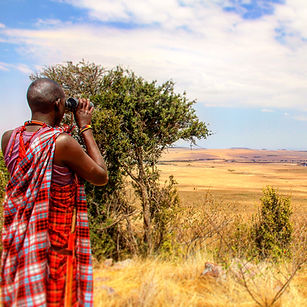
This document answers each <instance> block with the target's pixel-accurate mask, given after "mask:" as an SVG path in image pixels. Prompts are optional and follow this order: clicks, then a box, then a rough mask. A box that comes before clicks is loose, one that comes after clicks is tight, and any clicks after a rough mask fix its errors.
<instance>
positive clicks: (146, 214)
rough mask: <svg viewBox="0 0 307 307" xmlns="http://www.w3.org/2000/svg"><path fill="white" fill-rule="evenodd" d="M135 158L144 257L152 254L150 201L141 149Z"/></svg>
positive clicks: (137, 150) (137, 151)
mask: <svg viewBox="0 0 307 307" xmlns="http://www.w3.org/2000/svg"><path fill="white" fill-rule="evenodd" d="M136 156H137V162H138V171H139V176H138V177H139V178H138V179H139V182H138V185H139V189H140V194H141V202H142V208H143V227H144V243H145V245H146V255H150V254H151V253H152V252H153V242H152V223H151V214H150V201H149V196H148V193H147V188H146V174H145V170H144V165H143V151H142V148H140V147H138V148H137V149H136Z"/></svg>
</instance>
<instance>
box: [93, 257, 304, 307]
mask: <svg viewBox="0 0 307 307" xmlns="http://www.w3.org/2000/svg"><path fill="white" fill-rule="evenodd" d="M207 260H211V259H210V257H209V256H208V255H207V256H206V255H201V254H198V255H196V256H194V257H192V258H190V259H188V260H186V261H185V262H177V263H176V262H173V263H172V262H163V261H160V260H157V259H155V260H150V259H147V260H140V259H135V260H134V261H133V262H132V264H130V265H129V266H128V267H126V268H121V269H116V268H113V267H109V268H104V267H103V266H101V267H100V268H97V269H96V270H95V274H94V282H95V301H94V303H95V306H97V307H104V306H108V307H111V306H114V307H115V306H118V307H123V306H152V307H154V306H159V307H160V306H182V307H183V306H184V307H186V306H191V307H192V306H216V307H217V306H255V305H256V304H255V302H254V301H253V299H252V298H251V296H250V295H249V294H248V292H247V291H246V288H245V287H244V286H242V285H241V284H240V282H238V280H237V279H236V278H234V276H233V274H231V273H228V274H227V275H226V276H225V277H224V278H223V279H217V280H216V279H214V278H213V277H210V276H208V277H202V276H201V272H202V271H203V269H204V263H205V262H206V261H207ZM282 269H283V270H284V271H286V269H285V268H282ZM306 273H307V269H306V267H305V269H303V270H302V271H300V272H299V273H298V274H297V275H296V276H295V278H294V280H293V281H292V284H291V286H290V287H289V288H288V290H287V291H286V292H285V293H284V295H283V296H282V298H281V300H280V301H278V304H276V305H275V306H285V307H286V306H289V307H290V306H291V307H292V306H294V304H295V306H297V307H298V306H307V293H306V292H307V289H306V281H307V275H306ZM286 274H287V273H286ZM248 277H249V276H247V278H248ZM282 278H283V277H280V271H279V270H277V269H274V268H269V269H266V270H265V274H263V275H260V274H259V276H258V277H253V282H252V283H251V288H252V290H253V291H254V292H255V293H256V295H258V299H259V300H260V301H261V302H265V301H267V302H270V301H271V300H272V299H273V297H274V296H275V294H276V293H277V291H278V290H279V289H280V286H281V283H282V282H283V280H282ZM108 287H111V288H112V289H113V290H114V292H113V293H108V292H110V288H108Z"/></svg>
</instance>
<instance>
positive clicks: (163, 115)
mask: <svg viewBox="0 0 307 307" xmlns="http://www.w3.org/2000/svg"><path fill="white" fill-rule="evenodd" d="M102 84H103V89H104V90H102V91H101V92H100V94H99V95H97V96H96V97H95V99H94V102H95V103H96V105H97V106H98V110H99V112H96V117H95V125H94V127H95V132H96V134H97V135H98V140H99V142H100V143H106V142H108V141H109V140H110V138H108V137H109V135H107V134H108V130H106V122H108V119H107V118H106V116H104V114H106V113H108V112H111V113H112V117H113V120H112V121H111V123H112V129H114V127H113V126H114V125H116V126H117V135H114V136H113V137H112V138H111V140H110V146H111V147H112V150H113V151H114V152H113V155H115V156H116V155H120V158H119V160H120V168H122V169H123V170H124V172H125V173H126V174H127V175H128V176H129V177H130V178H131V179H132V181H133V184H134V188H135V191H136V192H137V194H138V195H139V197H140V200H141V203H142V210H143V212H142V213H143V222H144V223H143V225H144V242H145V244H146V251H147V253H151V252H152V251H153V250H154V240H153V232H154V229H153V226H157V224H158V223H157V222H158V221H155V217H156V216H157V213H158V212H159V206H160V204H159V203H158V201H157V195H159V191H160V189H159V186H158V185H157V181H158V177H159V176H158V170H157V166H156V165H157V162H158V160H159V158H160V156H161V154H162V152H163V151H164V150H165V149H166V148H169V147H170V146H172V145H173V144H174V143H175V142H176V141H178V140H179V139H183V140H188V141H190V142H192V143H195V141H196V139H199V138H206V137H207V136H208V134H209V131H208V129H207V127H206V124H205V123H203V122H201V121H199V120H198V118H197V116H196V114H195V111H194V109H193V108H192V105H193V104H194V103H195V101H188V100H187V98H186V96H185V94H183V95H180V94H176V93H175V90H174V83H173V82H172V81H167V82H165V83H163V84H162V85H158V84H157V82H156V81H152V82H147V81H146V80H144V79H143V78H142V77H138V76H136V75H135V74H134V73H133V72H131V71H129V70H125V69H123V68H120V67H117V68H116V69H114V70H112V71H109V72H108V73H107V74H105V76H104V78H103V83H102ZM101 137H103V138H101ZM155 222H156V223H155ZM153 223H155V225H153Z"/></svg>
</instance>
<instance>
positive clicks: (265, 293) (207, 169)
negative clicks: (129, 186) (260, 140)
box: [94, 148, 307, 306]
mask: <svg viewBox="0 0 307 307" xmlns="http://www.w3.org/2000/svg"><path fill="white" fill-rule="evenodd" d="M159 170H160V172H161V183H163V182H164V181H165V180H166V179H167V178H168V177H169V176H170V175H173V176H174V178H175V180H176V182H177V189H178V192H179V196H180V207H181V209H180V210H181V211H180V212H181V213H180V214H179V216H181V218H180V217H179V218H178V221H177V228H181V236H182V238H183V241H182V242H185V243H187V241H188V243H187V244H185V248H186V249H185V250H184V251H182V257H180V256H178V254H177V255H176V256H174V257H168V258H163V257H160V256H153V257H149V258H148V257H147V258H146V259H142V258H140V257H138V258H132V259H128V260H126V261H123V262H118V263H115V264H112V263H110V261H109V262H103V263H97V264H96V265H95V269H94V285H95V290H94V299H95V301H94V303H95V306H307V267H306V261H305V260H306V241H307V238H306V234H307V231H306V220H307V152H304V151H287V150H278V151H269V150H251V149H244V148H241V149H240V148H237V149H227V150H226V149H225V150H222V149H221V150H211V149H193V150H190V149H186V148H172V149H169V150H168V151H167V152H165V153H164V155H163V156H162V157H161V159H160V162H159ZM266 186H272V187H274V188H275V189H276V191H277V192H278V193H279V194H280V195H284V196H287V197H289V198H290V200H291V208H292V212H293V213H292V215H291V222H292V224H293V237H294V239H293V240H294V243H293V247H292V248H293V252H292V257H291V258H290V259H287V260H283V261H277V262H276V261H275V262H274V261H273V262H272V261H266V260H264V261H259V262H258V263H254V262H252V261H250V260H249V259H248V257H246V254H245V253H244V250H245V249H247V245H248V244H249V242H248V241H246V238H245V237H244V229H245V228H244V227H242V225H248V223H251V221H253V219H255V218H256V215H257V213H258V212H259V208H260V204H261V201H260V199H261V197H262V196H263V189H264V188H265V187H266ZM195 209H196V210H195ZM191 210H192V211H193V212H194V213H193V214H194V215H193V214H192V217H191V215H190V217H191V218H190V217H189V218H188V220H187V219H185V218H184V216H185V212H186V211H191ZM195 212H196V214H198V213H199V217H200V218H202V217H203V223H201V221H200V220H199V219H198V220H197V219H194V217H195ZM195 221H197V222H195ZM189 223H190V224H193V223H195V224H193V225H194V226H193V227H194V228H189V227H186V225H187V224H189ZM244 223H246V224H244ZM209 224H210V225H209ZM238 225H240V227H239V226H238ZM229 227H230V228H229ZM236 227H237V228H238V229H237V232H236V229H235V228H236ZM195 228H196V230H195ZM191 229H193V234H189V240H188V239H187V240H186V241H184V238H185V236H186V235H187V233H186V232H189V231H191ZM234 229H235V231H234ZM179 233H180V232H179ZM230 233H231V235H230ZM233 233H235V235H234V237H232V238H231V239H229V236H233ZM191 238H192V239H191ZM193 238H194V239H195V241H194V242H193ZM236 240H237V241H238V242H235V241H236ZM240 241H241V242H240ZM229 242H235V244H232V243H231V244H230V243H229ZM209 246H210V248H209ZM229 249H230V250H229ZM232 249H233V250H235V253H232V251H231V250H232ZM240 250H242V252H240ZM233 255H235V256H233ZM240 255H244V256H242V257H240ZM221 259H223V261H220V260H221ZM206 263H207V265H206ZM210 264H213V266H214V269H213V270H212V269H211V273H210V272H209V273H208V272H207V271H206V270H205V271H204V269H205V268H206V266H207V267H208V266H210ZM209 271H210V270H209ZM204 272H205V273H204ZM207 273H208V274H207Z"/></svg>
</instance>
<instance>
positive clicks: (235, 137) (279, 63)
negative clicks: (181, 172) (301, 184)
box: [0, 0, 307, 150]
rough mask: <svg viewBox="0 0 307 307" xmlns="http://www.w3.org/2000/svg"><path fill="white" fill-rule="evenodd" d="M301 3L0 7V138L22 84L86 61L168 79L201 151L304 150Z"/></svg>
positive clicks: (70, 1)
mask: <svg viewBox="0 0 307 307" xmlns="http://www.w3.org/2000/svg"><path fill="white" fill-rule="evenodd" d="M306 16H307V3H306V2H305V1H303V0H291V1H286V0H211V1H209V0H163V1H162V0H147V1H141V0H129V1H122V0H100V1H98V0H49V1H48V0H45V1H40V0H0V107H1V118H0V133H1V134H2V133H3V131H5V130H7V129H12V128H14V127H15V126H17V125H19V124H21V123H23V121H25V120H27V119H29V116H30V112H29V110H28V109H27V105H26V98H25V96H26V90H27V87H28V85H29V84H30V81H29V78H28V76H29V74H30V73H31V72H35V71H38V70H40V69H41V68H42V67H43V66H45V65H53V64H57V63H63V62H65V61H68V60H71V61H74V62H77V61H79V60H81V59H82V58H84V59H85V60H88V61H90V62H95V63H97V64H101V65H103V66H104V67H105V68H113V67H115V66H117V65H122V66H124V67H127V68H130V69H132V70H133V71H135V72H136V73H137V74H138V75H141V76H143V77H144V78H145V79H148V80H158V82H163V81H166V80H169V79H172V80H173V81H175V83H176V89H177V91H178V92H183V91H186V92H187V95H188V97H189V98H191V99H196V100H197V104H196V105H195V108H196V110H197V114H198V116H199V118H200V119H201V120H204V121H206V122H208V123H210V126H209V127H210V129H211V130H212V131H213V132H214V134H213V135H212V136H210V137H209V138H208V140H205V141H200V142H199V146H201V147H207V148H229V147H250V148H268V149H300V150H306V149H307V137H305V135H306V134H307V101H306V98H307V18H306Z"/></svg>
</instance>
